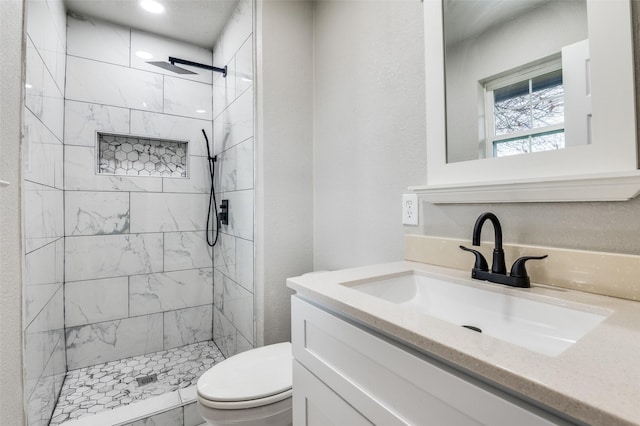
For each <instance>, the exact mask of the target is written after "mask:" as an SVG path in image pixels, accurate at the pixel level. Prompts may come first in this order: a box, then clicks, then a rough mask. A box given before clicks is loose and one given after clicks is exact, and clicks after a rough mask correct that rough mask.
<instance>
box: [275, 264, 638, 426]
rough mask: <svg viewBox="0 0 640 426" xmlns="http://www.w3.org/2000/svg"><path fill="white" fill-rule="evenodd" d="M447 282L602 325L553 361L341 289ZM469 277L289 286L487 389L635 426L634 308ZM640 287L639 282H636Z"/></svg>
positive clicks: (358, 273)
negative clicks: (581, 313) (586, 313)
mask: <svg viewBox="0 0 640 426" xmlns="http://www.w3.org/2000/svg"><path fill="white" fill-rule="evenodd" d="M414 270H415V271H423V272H425V273H428V274H432V275H433V274H435V275H440V276H447V277H450V278H452V279H454V280H456V281H458V282H466V283H469V284H470V285H473V286H487V287H486V288H489V289H491V290H493V291H499V292H504V293H506V294H510V295H514V296H519V297H524V298H531V299H536V300H541V301H545V300H546V301H548V302H549V303H553V304H560V305H567V306H571V305H580V306H582V307H584V309H585V310H593V311H594V312H598V311H600V312H603V310H606V311H610V314H609V315H608V317H607V318H606V319H605V320H604V321H603V322H601V323H600V324H599V325H598V326H596V327H595V328H594V329H593V330H591V331H589V332H588V333H587V334H586V335H585V336H583V337H582V338H581V339H579V340H578V341H577V342H576V343H574V344H573V345H571V346H570V347H569V348H568V349H566V350H565V351H564V352H562V353H561V354H559V355H557V356H547V355H542V354H540V353H537V352H533V351H531V350H529V349H526V348H523V347H520V346H516V345H514V344H511V343H508V342H505V341H503V340H499V339H497V338H494V337H491V336H488V335H484V334H477V333H472V334H471V333H469V331H468V330H466V329H464V328H461V327H459V326H457V325H454V324H452V323H449V322H446V321H442V320H439V319H437V318H434V317H430V316H428V315H426V314H424V313H420V312H419V311H418V310H417V309H412V308H410V307H406V306H402V305H397V304H394V303H392V302H389V301H386V300H383V299H380V298H377V297H375V296H371V295H368V294H365V293H362V292H360V291H358V290H355V289H353V288H350V287H349V286H347V285H342V283H350V282H354V281H363V282H366V281H367V280H375V279H380V278H383V277H385V276H388V275H395V274H401V273H403V272H410V271H414ZM469 275H470V272H469V271H460V270H456V269H449V268H444V267H439V266H433V265H428V264H424V263H416V262H409V261H402V262H394V263H386V264H379V265H371V266H365V267H359V268H353V269H344V270H339V271H332V272H324V273H316V274H307V275H303V276H300V277H295V278H289V279H288V280H287V286H288V287H290V288H291V289H293V290H295V291H296V292H297V293H298V294H300V295H302V296H305V297H307V298H309V299H312V300H314V301H316V302H317V303H320V304H322V305H325V306H327V307H329V308H330V309H332V310H334V311H336V312H339V313H342V314H344V315H346V316H347V317H350V318H352V319H354V320H356V321H359V322H361V323H363V324H365V325H367V326H369V327H370V328H372V329H374V330H377V331H379V332H381V333H383V334H385V335H387V336H390V337H392V338H394V339H396V340H398V341H400V342H402V343H404V344H407V345H409V346H411V347H413V348H415V349H418V350H419V351H421V352H424V353H426V354H428V355H431V356H435V357H437V358H440V359H442V360H445V361H446V362H448V363H449V364H451V365H453V366H456V367H458V368H460V369H461V370H463V371H465V370H466V371H467V372H469V373H471V374H473V375H475V376H477V377H481V378H483V379H484V380H485V381H487V382H489V383H493V384H497V385H499V386H504V387H506V388H508V389H510V390H511V391H513V392H515V393H516V394H520V395H524V396H525V397H526V398H529V399H531V400H533V401H534V402H537V403H539V404H541V405H543V406H546V407H548V408H550V409H552V410H556V411H558V412H560V413H565V414H566V415H568V416H569V417H572V418H575V419H577V420H580V421H582V422H585V423H587V424H590V425H607V426H611V425H640V304H639V303H638V302H634V301H629V300H623V299H617V298H613V297H607V296H600V295H595V294H590V293H583V292H579V291H574V290H567V289H562V288H557V287H551V286H546V285H537V284H535V283H532V287H531V288H528V289H519V288H510V287H507V286H503V285H499V284H492V283H485V282H481V281H477V280H471V278H469ZM639 279H640V278H639Z"/></svg>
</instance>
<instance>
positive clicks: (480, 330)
mask: <svg viewBox="0 0 640 426" xmlns="http://www.w3.org/2000/svg"><path fill="white" fill-rule="evenodd" d="M463 327H464V328H468V329H469V330H473V331H477V332H478V333H482V329H480V328H478V327H474V326H472V325H463Z"/></svg>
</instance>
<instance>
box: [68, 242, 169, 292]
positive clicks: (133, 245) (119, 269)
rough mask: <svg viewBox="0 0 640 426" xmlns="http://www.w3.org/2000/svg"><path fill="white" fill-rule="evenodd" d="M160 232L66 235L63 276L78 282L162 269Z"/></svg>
mask: <svg viewBox="0 0 640 426" xmlns="http://www.w3.org/2000/svg"><path fill="white" fill-rule="evenodd" d="M162 241H163V237H162V234H159V233H155V234H122V235H95V236H78V237H67V238H66V241H65V279H66V280H67V281H80V280H88V279H94V278H109V277H118V276H123V275H134V274H145V273H153V272H159V271H161V270H162V256H163V255H162V245H163V243H162Z"/></svg>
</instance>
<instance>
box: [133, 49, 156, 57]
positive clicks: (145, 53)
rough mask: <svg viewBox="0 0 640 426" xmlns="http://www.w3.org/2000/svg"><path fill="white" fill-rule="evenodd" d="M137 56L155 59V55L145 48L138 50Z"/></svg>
mask: <svg viewBox="0 0 640 426" xmlns="http://www.w3.org/2000/svg"><path fill="white" fill-rule="evenodd" d="M136 56H137V57H138V58H140V59H153V55H152V54H151V53H149V52H145V51H143V50H138V51H137V52H136Z"/></svg>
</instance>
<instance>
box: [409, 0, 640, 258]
mask: <svg viewBox="0 0 640 426" xmlns="http://www.w3.org/2000/svg"><path fill="white" fill-rule="evenodd" d="M631 4H632V16H633V24H634V33H635V34H634V44H635V46H634V49H635V68H636V76H639V75H640V54H639V52H640V51H639V47H638V46H640V37H639V34H638V31H639V28H640V27H639V24H640V8H639V7H638V5H639V3H638V1H637V0H634V1H632V2H631ZM636 79H638V77H636ZM638 81H640V80H638ZM639 89H640V84H636V99H640V92H639ZM636 108H638V107H636ZM637 114H638V116H640V109H638V110H637ZM420 182H421V183H424V179H423V180H422V181H420ZM485 211H492V212H494V213H495V214H496V215H497V216H498V217H499V218H500V221H501V223H502V231H503V239H504V241H505V242H508V243H519V244H528V245H540V246H550V247H560V248H570V249H578V250H591V251H602V252H612V253H626V254H636V255H638V254H640V244H638V235H640V220H638V215H639V213H640V197H636V198H634V199H632V200H630V201H623V202H584V203H514V204H475V205H468V204H467V205H465V204H451V205H446V204H440V205H437V204H430V203H427V202H423V203H422V204H421V212H420V224H421V225H420V226H419V227H417V228H416V227H406V232H407V233H412V234H425V235H431V236H442V237H452V238H466V239H471V231H472V229H473V224H474V222H475V220H476V218H477V217H478V215H479V214H480V213H482V212H485ZM483 238H486V239H487V240H491V239H492V238H493V233H492V232H491V228H490V227H489V228H487V230H486V231H485V232H484V233H483Z"/></svg>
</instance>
